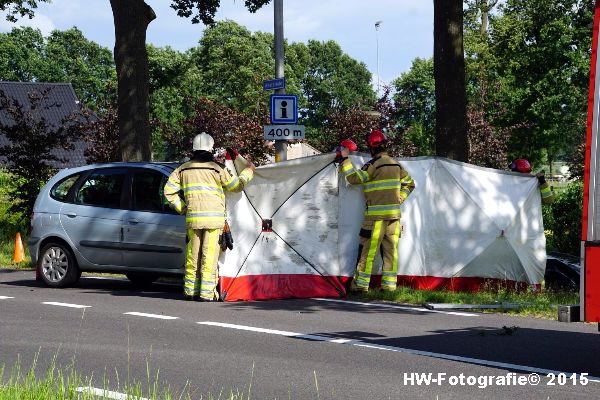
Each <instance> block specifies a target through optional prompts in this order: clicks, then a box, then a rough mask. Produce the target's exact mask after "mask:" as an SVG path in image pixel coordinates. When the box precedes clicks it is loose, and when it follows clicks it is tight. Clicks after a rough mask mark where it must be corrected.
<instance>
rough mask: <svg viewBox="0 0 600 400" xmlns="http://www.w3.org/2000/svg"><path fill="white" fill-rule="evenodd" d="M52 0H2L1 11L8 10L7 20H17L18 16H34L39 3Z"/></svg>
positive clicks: (0, 2)
mask: <svg viewBox="0 0 600 400" xmlns="http://www.w3.org/2000/svg"><path fill="white" fill-rule="evenodd" d="M49 2H50V0H0V11H6V20H7V21H10V22H17V19H18V17H19V16H20V17H28V18H33V13H34V10H35V9H36V8H37V5H38V3H49Z"/></svg>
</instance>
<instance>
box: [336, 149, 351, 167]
mask: <svg viewBox="0 0 600 400" xmlns="http://www.w3.org/2000/svg"><path fill="white" fill-rule="evenodd" d="M349 154H350V151H349V150H348V148H346V147H344V146H338V147H336V148H335V159H334V160H333V162H335V163H338V164H341V163H342V161H344V160H345V159H346V158H348V155H349Z"/></svg>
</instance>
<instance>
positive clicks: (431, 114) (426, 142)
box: [392, 58, 435, 156]
mask: <svg viewBox="0 0 600 400" xmlns="http://www.w3.org/2000/svg"><path fill="white" fill-rule="evenodd" d="M392 85H393V86H394V89H395V94H394V102H395V103H396V107H397V114H396V119H397V123H398V126H399V127H400V128H401V129H403V130H406V135H407V137H408V138H410V140H411V141H412V142H413V143H414V144H415V145H416V146H417V149H418V155H423V156H424V155H433V154H434V153H435V150H434V144H435V81H434V78H433V59H431V58H430V59H421V58H416V59H414V60H413V62H412V66H411V69H410V70H409V71H408V72H405V73H403V74H402V75H400V77H399V78H397V79H395V80H394V81H393V82H392Z"/></svg>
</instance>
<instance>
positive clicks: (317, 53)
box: [302, 40, 376, 127]
mask: <svg viewBox="0 0 600 400" xmlns="http://www.w3.org/2000/svg"><path fill="white" fill-rule="evenodd" d="M307 47H308V57H309V58H308V63H307V70H306V72H305V74H304V77H303V79H302V93H303V95H304V96H305V97H306V101H307V104H308V107H307V109H305V110H303V112H302V116H303V117H304V118H305V122H306V124H307V125H309V126H312V127H319V126H321V125H322V124H323V122H324V121H326V120H327V117H328V114H329V112H330V110H333V109H339V110H347V109H350V108H353V107H356V108H359V109H363V110H369V109H372V107H373V106H374V104H375V101H376V97H375V93H374V91H373V88H372V87H371V73H370V72H369V70H368V69H367V66H366V65H365V64H364V63H362V62H358V61H356V60H354V59H353V58H351V57H350V56H349V55H347V54H345V53H344V52H343V51H342V48H341V47H340V45H339V44H337V43H336V42H334V41H332V40H330V41H327V42H319V41H316V40H309V41H308V45H307Z"/></svg>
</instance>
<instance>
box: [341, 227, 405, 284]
mask: <svg viewBox="0 0 600 400" xmlns="http://www.w3.org/2000/svg"><path fill="white" fill-rule="evenodd" d="M400 232H401V224H400V220H399V219H393V220H376V221H365V222H364V223H363V225H362V227H361V229H360V245H359V248H358V263H357V265H356V272H355V273H354V279H353V281H352V285H351V288H350V290H353V291H354V290H360V291H365V292H366V291H368V290H369V283H370V282H371V274H372V271H373V262H374V261H375V256H376V255H377V251H378V250H379V249H380V248H381V256H382V258H383V268H382V269H383V270H382V277H381V288H382V289H384V290H395V289H396V284H397V282H398V243H399V242H400Z"/></svg>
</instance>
